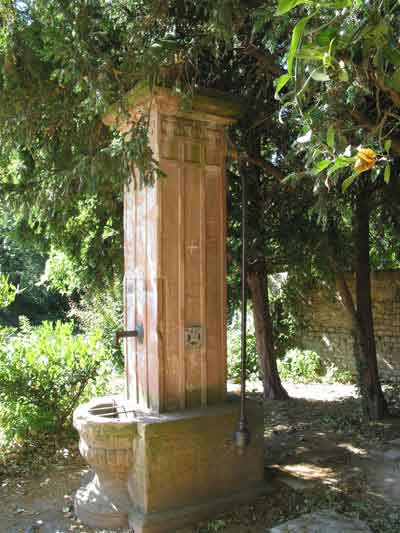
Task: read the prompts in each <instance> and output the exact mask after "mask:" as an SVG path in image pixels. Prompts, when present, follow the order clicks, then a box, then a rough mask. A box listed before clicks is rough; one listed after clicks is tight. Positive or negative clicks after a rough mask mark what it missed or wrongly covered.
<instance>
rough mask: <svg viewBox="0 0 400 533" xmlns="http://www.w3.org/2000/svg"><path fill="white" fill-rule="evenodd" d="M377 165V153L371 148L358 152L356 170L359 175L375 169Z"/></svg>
mask: <svg viewBox="0 0 400 533" xmlns="http://www.w3.org/2000/svg"><path fill="white" fill-rule="evenodd" d="M375 163H376V153H375V152H374V151H373V150H371V148H361V149H360V150H358V154H357V160H356V162H355V164H354V170H355V171H356V172H358V173H361V172H365V171H366V170H369V169H370V168H374V166H375Z"/></svg>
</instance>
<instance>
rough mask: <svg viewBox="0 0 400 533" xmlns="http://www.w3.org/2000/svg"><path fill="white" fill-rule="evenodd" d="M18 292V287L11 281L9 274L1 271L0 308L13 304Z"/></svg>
mask: <svg viewBox="0 0 400 533" xmlns="http://www.w3.org/2000/svg"><path fill="white" fill-rule="evenodd" d="M16 294H17V289H16V287H15V286H14V285H12V284H11V283H10V282H9V280H8V276H5V275H4V274H1V273H0V309H2V308H3V307H7V306H8V305H10V304H12V303H13V301H14V300H15V296H16Z"/></svg>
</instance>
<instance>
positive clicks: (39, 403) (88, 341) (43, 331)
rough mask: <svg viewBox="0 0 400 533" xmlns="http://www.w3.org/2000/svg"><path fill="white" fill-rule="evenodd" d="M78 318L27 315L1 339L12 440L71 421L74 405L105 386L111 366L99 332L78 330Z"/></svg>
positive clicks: (0, 393) (0, 418)
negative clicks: (36, 322) (37, 319)
mask: <svg viewBox="0 0 400 533" xmlns="http://www.w3.org/2000/svg"><path fill="white" fill-rule="evenodd" d="M73 330H74V325H73V323H72V322H70V323H65V324H62V323H61V322H56V323H54V324H52V323H50V322H43V323H42V324H41V325H40V326H37V327H34V326H31V325H30V324H29V322H28V321H26V320H23V321H22V324H21V328H20V330H19V331H14V332H11V333H10V332H8V333H4V334H3V335H2V338H1V340H0V342H1V344H0V425H1V427H2V429H3V430H4V433H5V437H6V439H7V440H8V441H9V442H10V441H16V440H24V439H27V438H32V439H38V438H40V437H42V436H43V435H44V434H47V433H57V432H60V431H61V430H62V429H63V428H65V427H67V426H68V424H69V423H70V421H71V415H72V412H73V410H74V408H75V407H76V406H77V404H78V403H79V402H81V401H82V400H83V399H84V398H87V397H89V396H90V395H92V394H94V393H95V392H99V389H101V387H102V378H105V377H106V374H107V372H108V371H109V369H108V367H107V365H106V364H105V362H106V358H107V352H106V350H105V348H104V346H103V344H102V342H101V337H100V335H99V334H92V335H90V336H89V335H88V336H84V335H74V334H73Z"/></svg>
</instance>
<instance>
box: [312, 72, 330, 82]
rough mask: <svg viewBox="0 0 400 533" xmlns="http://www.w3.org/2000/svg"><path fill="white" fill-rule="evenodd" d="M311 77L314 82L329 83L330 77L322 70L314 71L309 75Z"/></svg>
mask: <svg viewBox="0 0 400 533" xmlns="http://www.w3.org/2000/svg"><path fill="white" fill-rule="evenodd" d="M311 77H312V79H313V80H315V81H329V80H330V77H329V76H328V74H327V73H326V72H325V71H324V70H314V72H312V73H311Z"/></svg>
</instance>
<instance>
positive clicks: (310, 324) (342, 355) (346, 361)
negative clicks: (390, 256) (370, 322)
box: [300, 270, 400, 378]
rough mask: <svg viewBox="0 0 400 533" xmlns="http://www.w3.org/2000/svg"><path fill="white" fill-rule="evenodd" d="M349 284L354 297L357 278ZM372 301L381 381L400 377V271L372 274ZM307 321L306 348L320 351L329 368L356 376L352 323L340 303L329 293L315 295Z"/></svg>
mask: <svg viewBox="0 0 400 533" xmlns="http://www.w3.org/2000/svg"><path fill="white" fill-rule="evenodd" d="M347 282H348V284H349V286H350V288H351V291H352V293H353V296H354V286H355V284H354V276H353V275H351V274H349V275H348V276H347ZM372 301H373V314H374V325H375V337H376V344H377V353H378V363H379V369H380V372H381V377H383V378H394V377H400V271H397V270H396V271H380V272H375V273H373V274H372ZM305 319H306V327H305V329H304V333H303V334H302V337H301V339H300V343H301V346H302V348H304V349H308V350H314V351H316V352H317V353H318V354H319V355H320V356H321V357H322V359H323V360H324V361H325V362H327V363H328V364H329V363H333V364H335V365H336V366H337V367H338V368H339V369H342V370H350V371H351V372H353V373H355V365H354V359H353V339H352V336H351V322H350V318H349V316H348V313H347V312H346V311H345V309H344V307H343V305H342V304H341V303H340V301H338V300H336V301H335V298H334V296H333V295H329V294H328V292H324V291H319V292H317V293H314V294H313V295H312V296H311V299H310V305H309V306H308V307H307V309H306V312H305Z"/></svg>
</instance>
